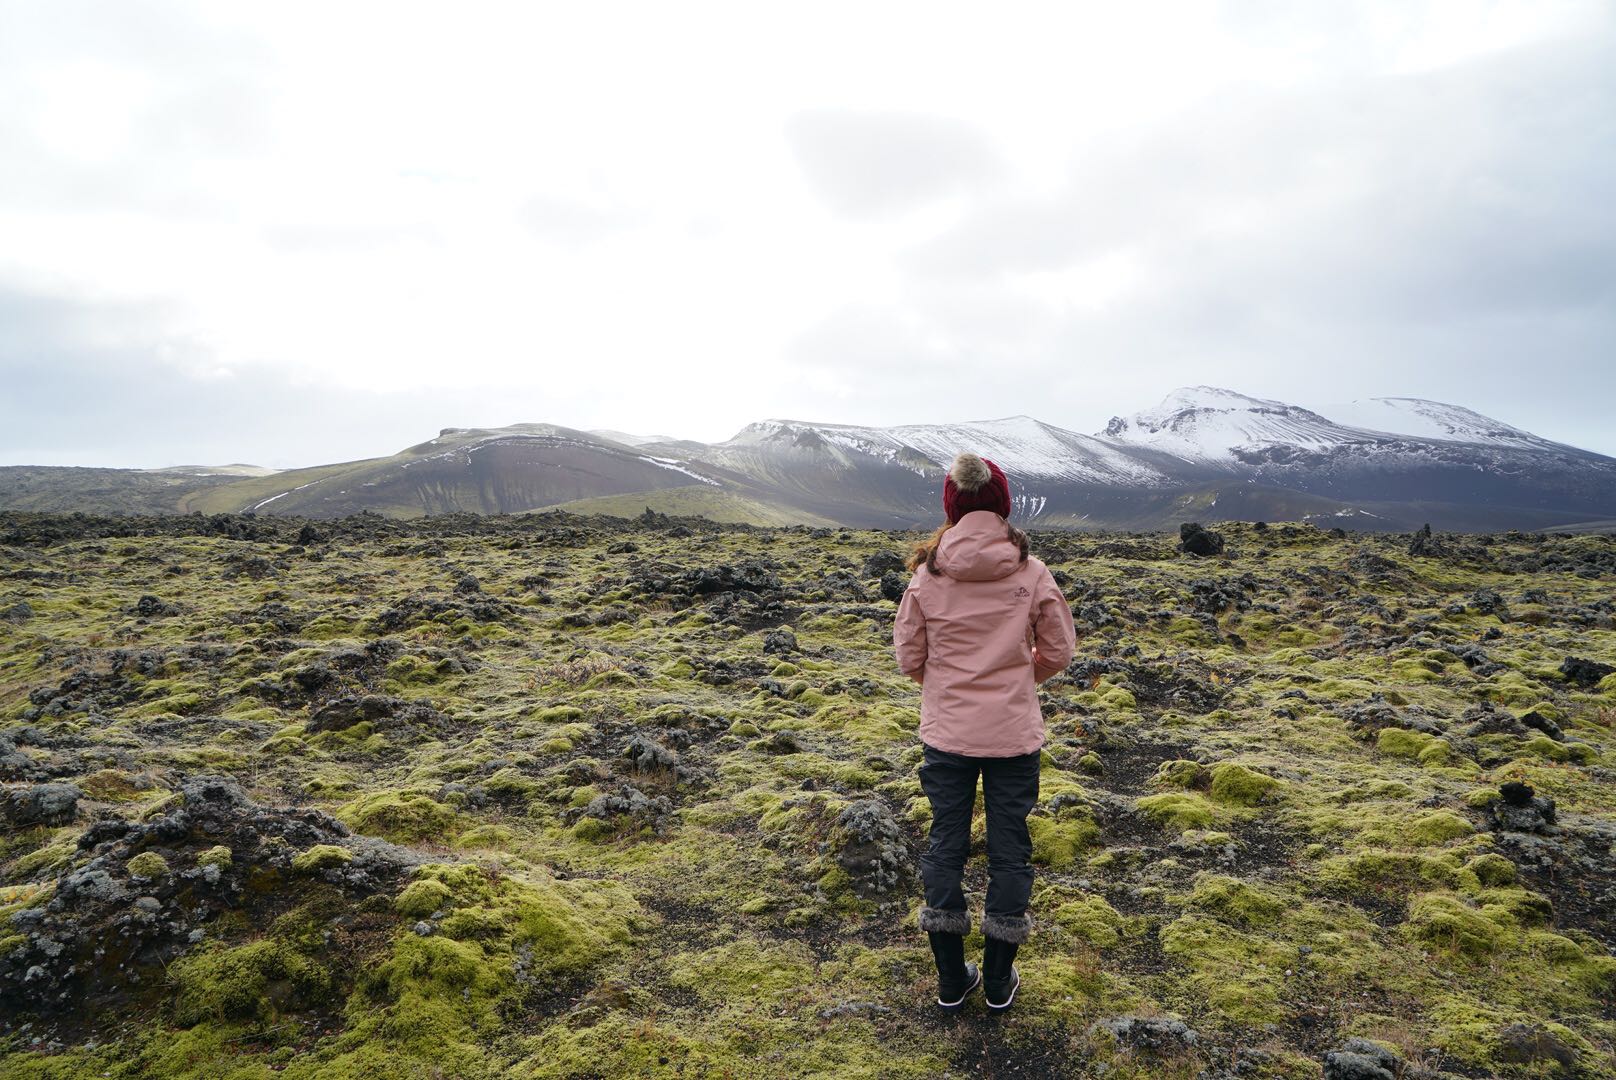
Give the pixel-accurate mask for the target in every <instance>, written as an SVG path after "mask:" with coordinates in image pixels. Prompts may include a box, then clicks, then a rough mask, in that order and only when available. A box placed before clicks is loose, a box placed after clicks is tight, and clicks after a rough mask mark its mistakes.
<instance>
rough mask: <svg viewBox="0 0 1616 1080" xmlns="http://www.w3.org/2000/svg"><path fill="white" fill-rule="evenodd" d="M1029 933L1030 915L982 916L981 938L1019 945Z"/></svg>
mask: <svg viewBox="0 0 1616 1080" xmlns="http://www.w3.org/2000/svg"><path fill="white" fill-rule="evenodd" d="M1031 933H1032V916H1031V915H995V914H993V913H992V912H984V913H983V915H982V936H983V937H990V938H998V939H999V940H1000V941H1009V942H1012V943H1014V944H1016V945H1020V944H1021V943H1022V942H1024V941H1026V940H1027V935H1029V934H1031Z"/></svg>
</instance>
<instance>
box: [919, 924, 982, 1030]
mask: <svg viewBox="0 0 1616 1080" xmlns="http://www.w3.org/2000/svg"><path fill="white" fill-rule="evenodd" d="M920 928H921V929H922V930H924V931H926V936H927V937H928V938H930V939H931V955H932V958H933V959H935V960H936V961H937V1004H938V1005H940V1006H942V1008H943V1009H944V1010H946V1011H948V1012H955V1011H957V1010H958V1009H960V1008H961V1007H962V1006H963V1005H964V1004H965V999H966V997H967V996H968V995H969V994H970V992H971V991H972V990H974V989H976V987H977V985H978V984H979V983H981V981H982V972H981V971H980V970H979V969H978V968H977V966H976V965H975V964H971V963H967V962H966V960H965V935H966V934H967V933H968V932H969V931H970V929H971V917H970V915H969V914H967V913H966V912H963V911H942V910H939V909H937V908H931V907H926V908H922V909H921V911H920Z"/></svg>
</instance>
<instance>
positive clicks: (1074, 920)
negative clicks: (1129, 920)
mask: <svg viewBox="0 0 1616 1080" xmlns="http://www.w3.org/2000/svg"><path fill="white" fill-rule="evenodd" d="M1052 918H1053V919H1054V922H1055V925H1057V926H1059V927H1061V928H1062V929H1064V930H1067V931H1069V932H1071V933H1073V934H1075V935H1077V936H1078V937H1080V938H1082V939H1083V940H1084V941H1086V942H1088V943H1089V944H1090V945H1092V946H1094V947H1095V948H1096V949H1109V948H1111V947H1113V946H1115V945H1116V944H1117V943H1118V942H1120V941H1121V940H1122V928H1123V924H1124V923H1123V918H1122V916H1121V915H1119V914H1118V913H1117V910H1116V908H1113V907H1112V906H1111V905H1110V904H1108V903H1106V902H1105V898H1104V897H1100V896H1094V895H1087V896H1084V897H1082V898H1080V899H1077V900H1072V901H1069V902H1067V903H1064V904H1062V905H1060V906H1059V907H1058V908H1056V909H1055V912H1054V915H1053V916H1052Z"/></svg>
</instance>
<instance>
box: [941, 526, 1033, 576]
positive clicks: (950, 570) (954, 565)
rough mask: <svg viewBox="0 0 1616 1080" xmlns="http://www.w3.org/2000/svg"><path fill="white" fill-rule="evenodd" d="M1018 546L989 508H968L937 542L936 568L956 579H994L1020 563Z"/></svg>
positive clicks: (1019, 565)
mask: <svg viewBox="0 0 1616 1080" xmlns="http://www.w3.org/2000/svg"><path fill="white" fill-rule="evenodd" d="M1021 565H1022V563H1021V548H1019V547H1018V546H1016V545H1015V544H1012V543H1011V542H1010V537H1009V536H1007V535H1006V534H1005V530H1004V521H1003V520H1002V519H1001V518H1000V517H999V515H998V514H996V513H994V512H993V511H992V510H972V511H971V512H970V513H968V514H964V515H962V516H961V517H960V519H959V523H958V524H956V525H954V526H953V527H952V528H950V529H949V530H948V531H947V532H945V533H944V534H943V538H942V539H941V540H939V541H938V542H937V569H939V570H941V571H942V572H943V573H945V574H947V575H948V576H949V577H951V578H956V579H957V580H959V581H995V580H997V579H999V578H1003V577H1009V576H1010V575H1011V574H1013V573H1015V572H1016V570H1017V569H1019V568H1020V567H1021Z"/></svg>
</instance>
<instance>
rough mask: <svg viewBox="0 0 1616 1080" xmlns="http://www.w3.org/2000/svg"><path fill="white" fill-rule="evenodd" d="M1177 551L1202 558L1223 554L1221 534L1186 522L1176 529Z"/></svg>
mask: <svg viewBox="0 0 1616 1080" xmlns="http://www.w3.org/2000/svg"><path fill="white" fill-rule="evenodd" d="M1178 550H1180V551H1186V552H1189V553H1190V554H1191V555H1199V556H1201V557H1203V558H1206V557H1208V556H1212V555H1222V554H1223V534H1222V533H1215V532H1213V531H1212V530H1211V529H1205V528H1202V527H1201V525H1200V523H1199V522H1195V521H1186V522H1185V523H1184V524H1182V525H1180V526H1179V527H1178Z"/></svg>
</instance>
